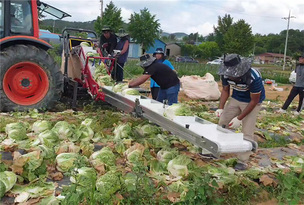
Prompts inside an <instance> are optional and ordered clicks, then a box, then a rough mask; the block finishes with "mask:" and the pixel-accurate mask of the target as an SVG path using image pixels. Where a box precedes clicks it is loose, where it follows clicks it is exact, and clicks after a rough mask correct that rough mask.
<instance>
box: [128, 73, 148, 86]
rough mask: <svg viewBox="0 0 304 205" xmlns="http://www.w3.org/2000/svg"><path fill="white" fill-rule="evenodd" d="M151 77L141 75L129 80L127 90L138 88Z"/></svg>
mask: <svg viewBox="0 0 304 205" xmlns="http://www.w3.org/2000/svg"><path fill="white" fill-rule="evenodd" d="M150 77H151V75H142V76H140V77H138V78H136V79H134V80H131V81H130V82H129V88H133V87H136V86H139V85H141V84H143V83H144V82H146V80H148V79H149V78H150Z"/></svg>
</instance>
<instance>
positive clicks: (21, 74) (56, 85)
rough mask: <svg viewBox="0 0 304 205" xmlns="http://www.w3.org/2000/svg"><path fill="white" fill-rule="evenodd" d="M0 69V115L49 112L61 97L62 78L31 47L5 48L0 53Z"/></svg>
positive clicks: (41, 52) (42, 52)
mask: <svg viewBox="0 0 304 205" xmlns="http://www.w3.org/2000/svg"><path fill="white" fill-rule="evenodd" d="M0 69H1V72H0V101H1V107H2V110H3V111H26V110H29V109H38V110H42V109H50V108H51V107H52V106H53V105H54V103H56V102H57V101H58V100H59V98H60V97H61V94H62V91H63V75H62V73H61V71H60V69H59V67H58V65H57V64H56V63H55V61H54V60H53V58H51V57H50V56H49V54H48V53H47V52H46V51H45V50H43V49H40V48H37V47H35V46H31V45H15V46H11V47H8V48H6V49H5V50H3V51H1V52H0ZM1 107H0V109H1Z"/></svg>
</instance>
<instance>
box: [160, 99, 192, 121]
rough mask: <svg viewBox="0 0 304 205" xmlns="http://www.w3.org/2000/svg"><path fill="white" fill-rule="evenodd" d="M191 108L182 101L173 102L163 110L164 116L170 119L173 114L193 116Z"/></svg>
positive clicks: (172, 117)
mask: <svg viewBox="0 0 304 205" xmlns="http://www.w3.org/2000/svg"><path fill="white" fill-rule="evenodd" d="M193 115H194V114H193V112H192V111H191V108H190V107H189V106H188V105H186V104H183V103H178V104H173V105H171V106H169V107H168V108H167V109H166V110H165V112H164V116H165V117H166V118H168V119H170V120H173V119H174V117H175V116H193Z"/></svg>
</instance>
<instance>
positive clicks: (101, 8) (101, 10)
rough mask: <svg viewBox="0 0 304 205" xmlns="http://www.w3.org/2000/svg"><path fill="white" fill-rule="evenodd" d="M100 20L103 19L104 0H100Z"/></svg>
mask: <svg viewBox="0 0 304 205" xmlns="http://www.w3.org/2000/svg"><path fill="white" fill-rule="evenodd" d="M100 4H101V5H100V20H101V19H102V12H103V0H100Z"/></svg>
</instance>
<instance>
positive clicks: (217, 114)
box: [214, 109, 224, 117]
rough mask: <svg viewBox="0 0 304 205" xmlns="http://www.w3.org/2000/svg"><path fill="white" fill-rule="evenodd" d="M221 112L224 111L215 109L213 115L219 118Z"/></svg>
mask: <svg viewBox="0 0 304 205" xmlns="http://www.w3.org/2000/svg"><path fill="white" fill-rule="evenodd" d="M223 111H224V110H223V109H217V110H216V111H215V113H214V114H215V116H216V117H221V115H222V113H223Z"/></svg>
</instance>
